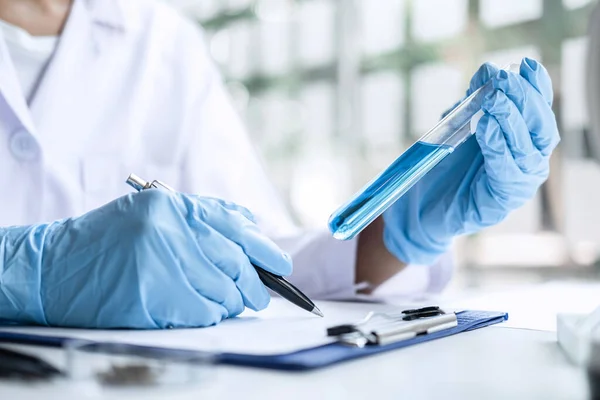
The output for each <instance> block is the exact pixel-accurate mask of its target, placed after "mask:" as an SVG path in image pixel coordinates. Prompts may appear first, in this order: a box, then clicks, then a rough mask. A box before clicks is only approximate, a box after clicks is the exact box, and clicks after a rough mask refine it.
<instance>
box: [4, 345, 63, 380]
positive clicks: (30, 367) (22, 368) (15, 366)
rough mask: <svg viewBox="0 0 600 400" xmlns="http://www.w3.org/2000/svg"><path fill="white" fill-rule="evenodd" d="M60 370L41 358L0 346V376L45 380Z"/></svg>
mask: <svg viewBox="0 0 600 400" xmlns="http://www.w3.org/2000/svg"><path fill="white" fill-rule="evenodd" d="M59 375H62V372H61V371H60V370H59V369H57V368H56V367H54V366H52V365H51V364H49V363H47V362H46V361H44V360H42V359H41V358H38V357H35V356H31V355H29V354H25V353H21V352H18V351H15V350H9V349H6V348H1V347H0V378H3V379H23V380H46V379H50V378H53V377H56V376H59Z"/></svg>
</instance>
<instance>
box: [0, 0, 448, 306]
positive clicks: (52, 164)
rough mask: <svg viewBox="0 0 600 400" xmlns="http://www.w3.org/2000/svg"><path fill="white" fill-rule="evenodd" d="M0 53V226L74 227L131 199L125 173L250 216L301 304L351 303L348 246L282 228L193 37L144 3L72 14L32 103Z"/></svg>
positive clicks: (79, 0) (440, 267) (420, 273)
mask: <svg viewBox="0 0 600 400" xmlns="http://www.w3.org/2000/svg"><path fill="white" fill-rule="evenodd" d="M7 43H8V41H7V38H4V40H0V95H1V96H0V171H1V173H0V187H2V188H3V195H2V196H1V197H0V226H7V225H11V224H32V223H39V222H41V221H50V220H55V219H59V218H65V217H70V216H76V215H80V214H82V213H84V212H86V211H88V210H91V209H93V208H96V207H98V206H100V205H103V204H105V203H107V202H109V201H111V200H113V199H115V198H116V197H118V196H121V195H123V194H125V193H128V192H129V191H130V189H129V187H128V186H127V185H125V183H124V180H125V179H126V178H127V176H128V175H129V173H131V172H134V173H136V174H138V175H139V176H141V177H143V178H146V179H160V180H162V181H164V182H166V183H167V184H169V185H170V186H172V187H174V188H176V189H178V190H180V191H183V192H188V193H197V194H200V195H204V196H213V197H219V198H222V199H226V200H229V201H233V202H236V203H238V204H242V205H244V206H246V207H248V208H249V209H250V210H251V211H252V212H253V213H254V214H255V215H256V217H257V220H258V224H259V226H260V227H261V229H262V230H263V232H264V233H265V234H267V235H269V236H270V237H272V238H273V239H274V240H275V241H276V242H277V243H278V244H279V245H280V246H281V247H282V248H283V249H285V250H286V251H288V252H289V253H290V254H291V255H292V257H293V260H294V274H293V276H292V277H291V280H292V281H294V282H295V283H296V284H297V285H298V286H299V287H300V288H301V289H302V290H304V291H306V293H307V294H308V295H310V296H313V297H315V298H347V297H352V296H353V295H354V293H355V284H354V276H355V270H354V268H355V253H356V241H354V240H351V241H345V242H342V241H338V240H335V239H333V238H332V237H331V235H330V234H329V233H328V232H325V231H318V232H306V231H302V230H300V229H298V228H297V227H296V226H295V225H294V224H293V222H292V219H291V218H290V215H289V213H288V212H287V210H286V209H285V207H284V206H283V204H282V202H281V201H280V200H279V197H278V195H277V192H276V191H275V189H274V188H273V186H272V185H271V182H270V181H269V179H268V177H267V175H266V174H265V171H264V169H263V166H262V163H261V161H260V159H259V158H258V157H257V153H256V151H255V149H254V146H253V145H252V143H251V142H250V140H249V138H248V135H247V133H246V131H245V129H244V127H243V125H242V123H241V121H240V118H239V117H238V115H237V114H236V112H235V110H234V108H233V106H232V102H231V101H230V98H229V96H228V94H227V92H226V90H225V88H224V85H223V84H222V81H221V78H220V76H219V74H218V72H217V70H216V68H215V66H214V64H213V62H212V61H211V59H210V57H209V56H208V53H207V48H206V46H205V43H204V40H203V36H202V32H201V30H200V29H199V28H198V27H197V25H196V24H194V23H192V22H189V21H186V20H184V19H183V18H182V17H181V16H179V15H178V14H177V13H176V12H174V11H173V10H172V9H170V8H168V7H167V6H165V5H164V4H162V3H159V2H156V1H151V0H147V1H146V0H85V1H84V0H75V1H74V4H73V9H72V10H71V13H70V15H69V18H68V21H67V23H66V26H65V29H64V31H63V33H62V36H61V39H60V41H59V42H58V46H57V47H56V51H55V54H54V56H53V57H52V59H51V61H50V63H49V64H48V66H47V68H46V70H45V72H44V74H43V75H42V78H41V80H40V81H39V84H38V85H37V89H36V90H35V92H34V95H33V97H32V98H31V99H30V101H29V102H27V101H26V100H27V99H26V98H25V97H24V95H23V92H22V90H21V89H20V87H19V84H18V82H19V81H20V79H19V78H18V76H19V74H18V73H17V72H16V70H18V69H20V68H21V65H20V64H19V65H15V63H20V61H19V59H18V58H15V59H14V60H12V61H11V55H10V54H11V50H9V46H10V45H8V46H7ZM23 86H26V85H23ZM449 271H451V263H450V262H449V261H448V260H447V259H443V260H441V261H440V262H439V263H438V264H437V265H435V266H428V267H425V266H411V267H409V268H408V269H407V270H405V272H402V273H401V274H399V275H398V277H396V281H398V282H399V281H402V279H401V278H402V277H403V276H405V277H407V278H410V279H409V280H408V281H407V280H404V282H405V283H404V286H405V287H407V289H408V291H422V290H429V289H431V290H438V289H439V288H440V287H443V286H444V284H445V283H446V282H447V280H448V279H449V276H450V273H449ZM0 278H1V277H0ZM23 279H26V277H24V278H23ZM398 287H400V286H398ZM389 289H390V288H389V287H388V291H389Z"/></svg>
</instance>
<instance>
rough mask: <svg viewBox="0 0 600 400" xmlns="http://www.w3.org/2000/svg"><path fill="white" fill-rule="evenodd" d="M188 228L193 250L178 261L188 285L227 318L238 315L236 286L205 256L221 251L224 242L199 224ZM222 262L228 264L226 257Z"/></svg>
mask: <svg viewBox="0 0 600 400" xmlns="http://www.w3.org/2000/svg"><path fill="white" fill-rule="evenodd" d="M190 228H191V231H192V236H193V237H194V238H195V241H196V243H195V244H196V246H195V247H196V249H197V250H196V251H191V247H192V246H188V252H187V253H186V257H185V258H184V259H182V260H181V268H182V270H183V271H184V273H185V275H186V277H187V279H188V281H189V282H190V284H191V285H192V287H193V288H194V289H195V290H196V291H197V292H198V293H200V294H201V295H202V296H204V297H206V298H207V299H209V300H212V301H214V302H215V303H218V304H221V305H222V306H223V307H225V309H226V310H227V313H228V316H229V317H234V316H236V315H238V314H240V313H241V312H242V311H244V300H243V297H242V295H241V294H240V292H239V290H238V288H237V285H236V283H235V282H234V281H232V279H231V277H230V276H229V275H228V274H226V273H225V272H224V271H223V270H222V269H221V268H219V265H217V264H216V263H215V262H214V260H213V258H212V257H211V256H210V254H209V253H212V252H214V251H220V250H222V248H223V243H224V242H226V241H227V240H226V239H225V238H223V237H221V236H220V235H218V233H216V232H214V231H213V230H212V229H211V228H210V227H209V226H207V225H206V224H204V223H203V222H202V221H195V222H194V224H193V225H192V226H190ZM190 255H191V257H190ZM178 256H179V257H182V256H183V254H179V255H178ZM222 259H225V260H227V261H229V257H228V253H226V252H223V254H222Z"/></svg>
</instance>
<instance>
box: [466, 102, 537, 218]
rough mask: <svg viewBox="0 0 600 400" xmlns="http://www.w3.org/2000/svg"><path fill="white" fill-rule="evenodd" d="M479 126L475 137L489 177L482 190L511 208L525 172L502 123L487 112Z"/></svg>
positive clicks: (503, 205)
mask: <svg viewBox="0 0 600 400" xmlns="http://www.w3.org/2000/svg"><path fill="white" fill-rule="evenodd" d="M477 128H478V129H477V132H476V133H475V137H476V139H477V142H478V143H479V147H480V148H481V153H482V154H483V166H484V169H485V173H486V175H487V178H488V181H487V182H486V185H487V186H488V187H487V188H485V189H482V190H484V192H489V194H490V196H491V197H492V198H494V199H495V200H496V202H497V203H498V204H500V205H501V206H502V207H504V208H505V209H510V207H509V205H510V204H511V202H513V201H514V200H515V196H516V195H517V194H516V193H515V190H514V188H515V183H516V182H519V181H520V180H521V177H522V176H523V173H522V172H521V169H520V168H519V167H518V165H517V164H516V162H515V160H514V158H513V155H512V152H511V151H510V149H509V148H508V144H507V142H506V139H505V138H504V134H503V133H502V128H501V127H500V124H499V123H498V121H496V119H495V118H494V117H493V116H491V115H490V114H488V113H485V114H484V115H483V117H481V120H479V124H478V126H477ZM476 181H477V180H476ZM525 200H526V199H525Z"/></svg>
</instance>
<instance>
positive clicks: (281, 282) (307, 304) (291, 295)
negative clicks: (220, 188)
mask: <svg viewBox="0 0 600 400" xmlns="http://www.w3.org/2000/svg"><path fill="white" fill-rule="evenodd" d="M126 183H127V184H128V185H129V186H131V187H132V188H134V189H135V190H137V191H141V190H146V189H151V188H156V189H166V190H170V191H175V190H174V189H173V188H171V187H170V186H168V185H166V184H164V183H162V182H160V181H157V180H154V181H152V182H147V181H145V180H143V179H142V178H140V177H139V176H137V175H135V174H130V175H129V177H128V178H127V181H126ZM252 266H253V267H254V268H255V269H256V272H257V273H258V277H259V278H260V280H261V281H262V283H263V284H264V285H265V286H266V287H268V288H269V289H271V290H272V291H274V292H275V293H277V294H278V295H280V296H281V297H283V298H284V299H286V300H288V301H289V302H290V303H292V304H295V305H297V306H298V307H300V308H302V309H303V310H306V311H309V312H311V313H313V314H315V315H318V316H319V317H323V313H322V312H321V310H319V308H318V307H317V306H316V305H315V303H313V302H312V301H311V300H310V299H309V298H308V296H306V295H305V294H304V293H302V292H301V291H300V290H299V289H298V288H297V287H295V286H294V285H292V284H291V283H290V282H288V281H286V280H285V279H284V278H283V277H282V276H279V275H275V274H273V273H271V272H269V271H266V270H264V269H262V268H261V267H259V266H257V265H254V264H252Z"/></svg>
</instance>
